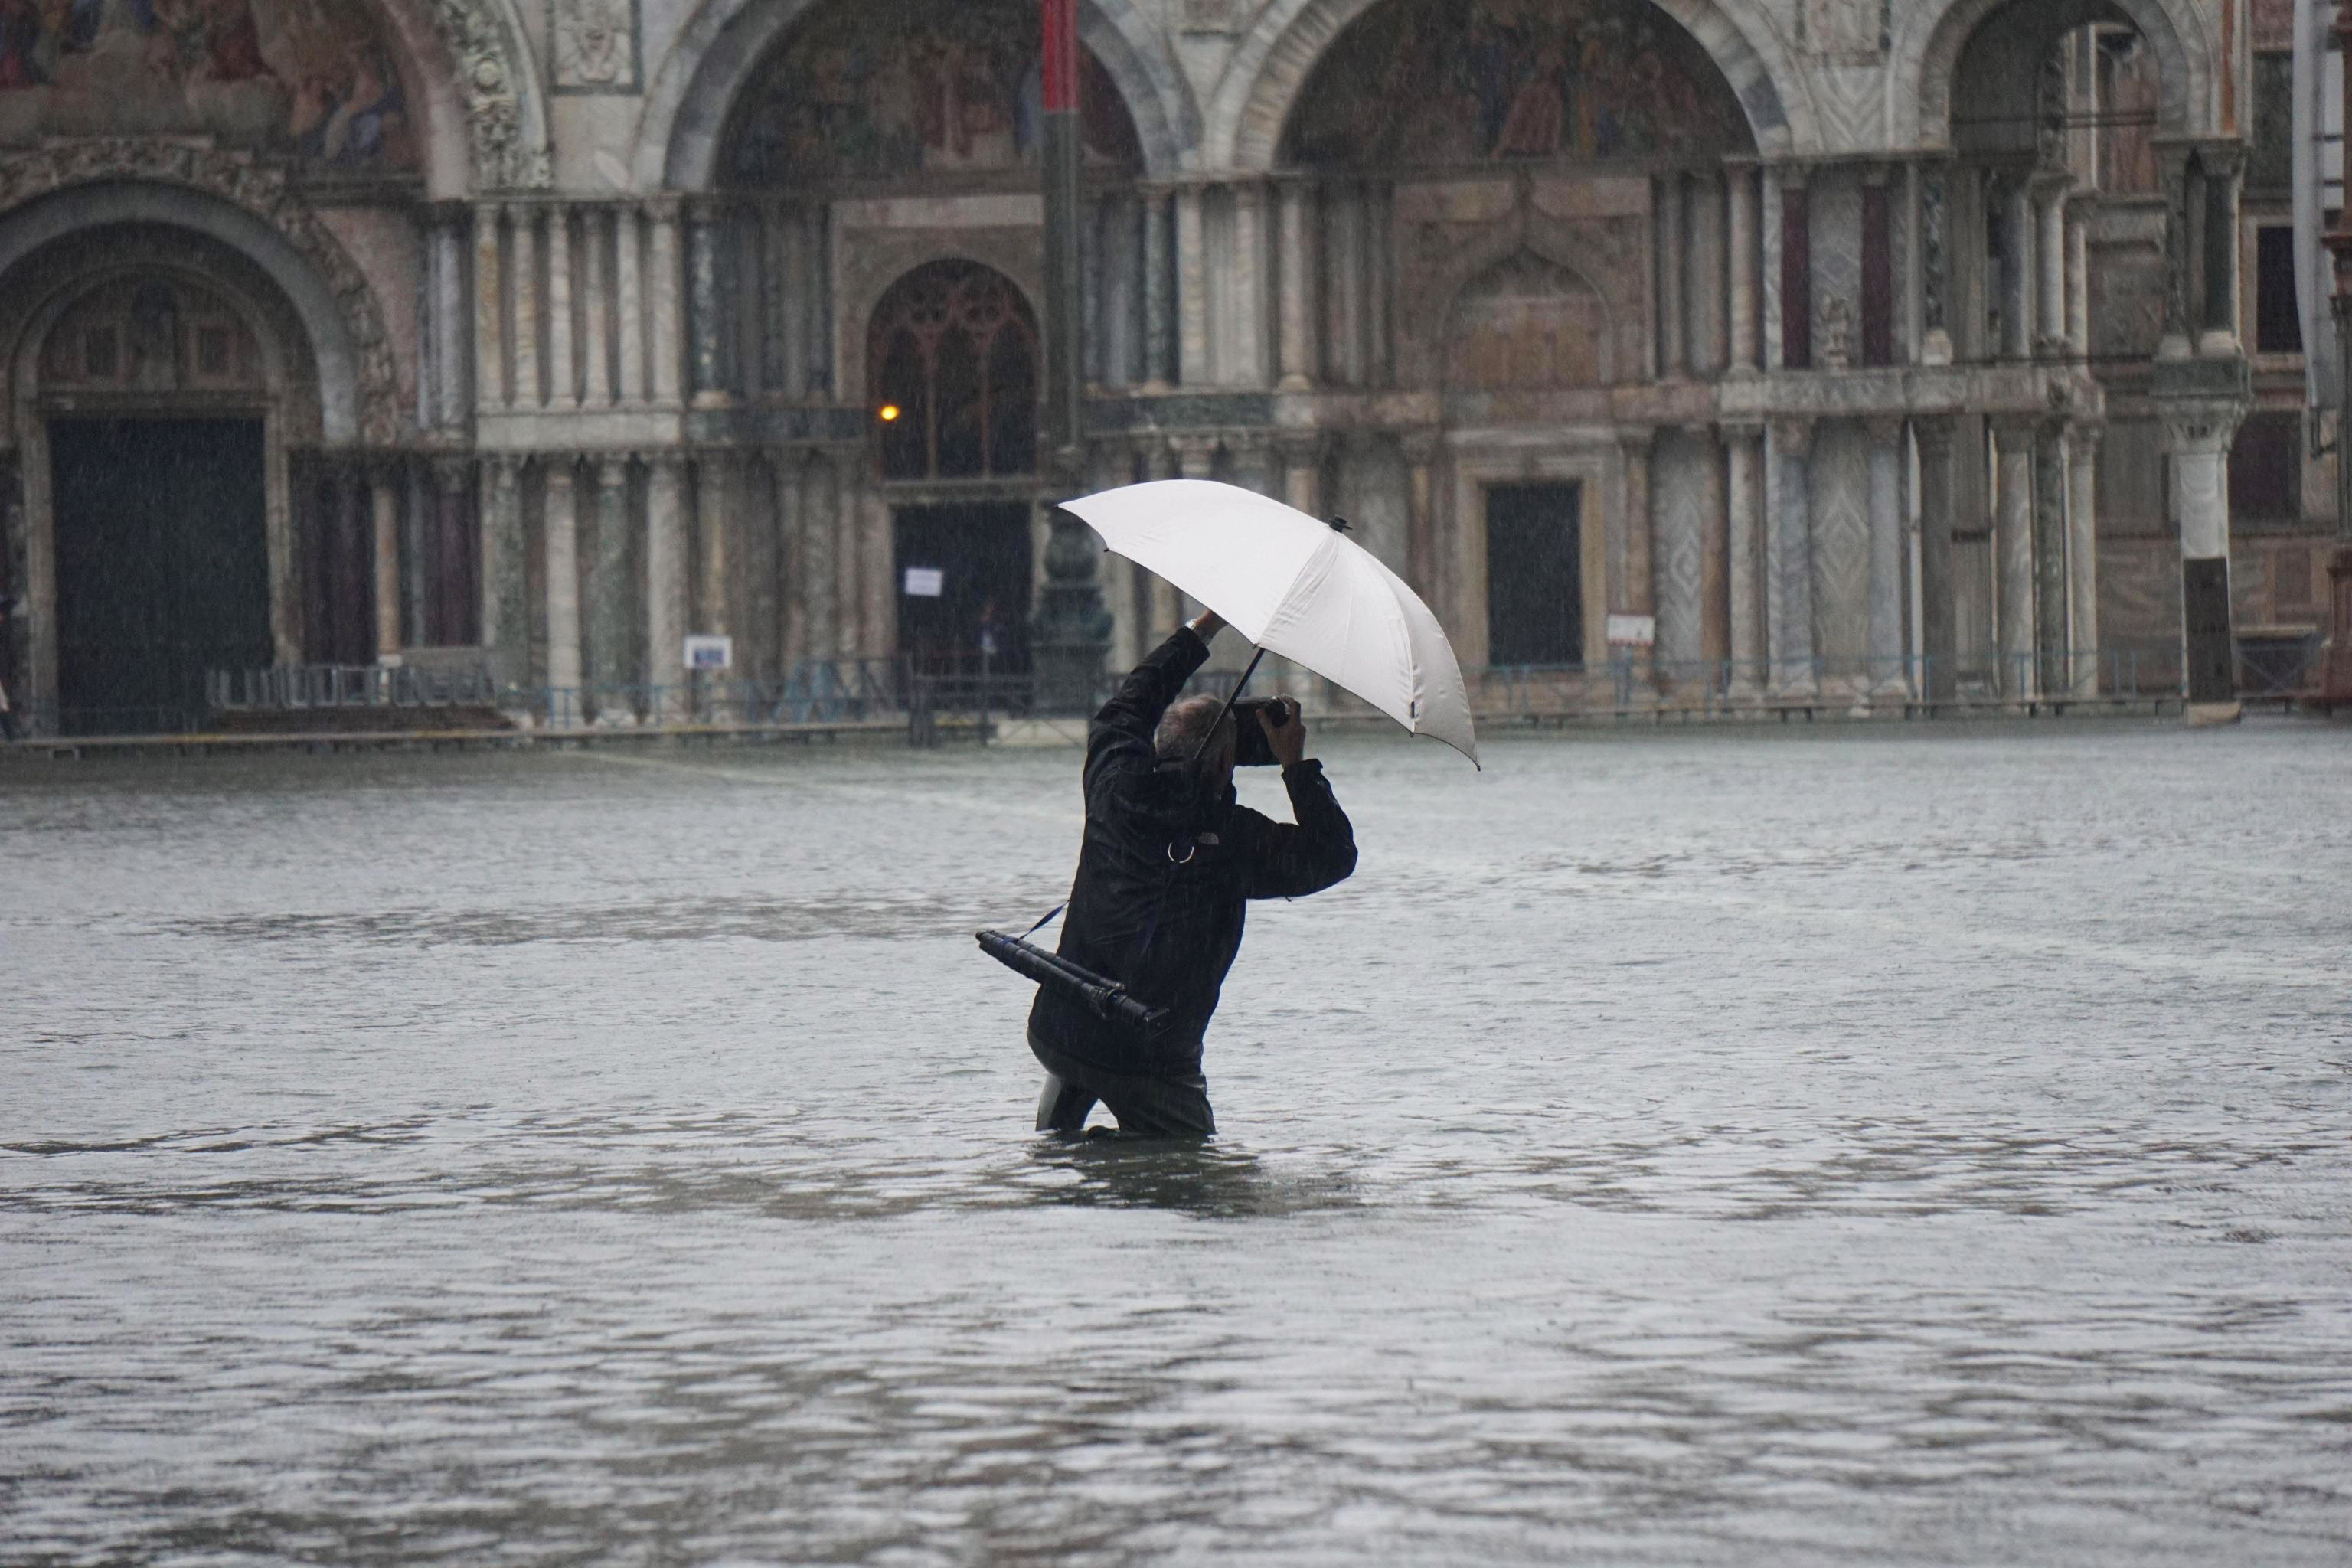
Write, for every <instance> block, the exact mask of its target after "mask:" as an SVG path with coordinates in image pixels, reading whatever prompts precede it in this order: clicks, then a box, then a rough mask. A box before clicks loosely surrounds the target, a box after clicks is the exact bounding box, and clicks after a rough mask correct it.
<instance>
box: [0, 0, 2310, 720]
mask: <svg viewBox="0 0 2352 1568" xmlns="http://www.w3.org/2000/svg"><path fill="white" fill-rule="evenodd" d="M2289 9H2290V7H2289V6H2287V5H2285V4H2284V0H1088V3H1087V4H1085V5H1082V6H1081V8H1080V32H1081V37H1082V39H1083V43H1084V47H1085V50H1086V58H1085V60H1084V62H1083V66H1084V69H1083V71H1082V73H1081V75H1082V92H1083V105H1084V113H1083V124H1084V142H1085V160H1086V172H1085V177H1084V183H1083V185H1084V203H1083V206H1084V211H1083V226H1082V236H1081V245H1082V247H1083V257H1084V260H1083V265H1082V267H1081V269H1080V271H1081V277H1082V280H1083V287H1082V298H1081V300H1079V301H1078V303H1077V310H1076V316H1077V318H1078V320H1079V321H1080V323H1081V327H1080V333H1079V340H1078V347H1079V352H1080V354H1081V358H1082V362H1083V365H1084V370H1085V377H1086V398H1085V404H1084V418H1083V422H1082V423H1083V430H1082V439H1081V443H1080V447H1079V448H1078V449H1076V450H1075V451H1062V452H1054V451H1049V450H1046V449H1045V443H1044V442H1042V441H1041V439H1040V437H1039V422H1038V407H1039V403H1040V398H1041V395H1042V367H1043V365H1044V364H1045V355H1044V353H1043V346H1042V345H1043V341H1044V333H1045V321H1046V320H1047V318H1048V316H1049V312H1048V310H1046V309H1045V300H1043V298H1042V295H1041V289H1042V287H1043V279H1044V275H1045V242H1044V235H1043V211H1042V205H1041V201H1040V196H1039V184H1040V182H1039V170H1038V148H1039V142H1040V120H1041V115H1040V110H1039V94H1038V86H1037V82H1038V54H1039V49H1038V24H1037V16H1036V11H1035V8H1034V5H1029V4H1027V3H1026V0H299V3H297V0H0V353H5V380H0V510H5V567H0V571H5V583H0V592H5V593H6V594H8V595H13V596H14V597H16V600H17V601H18V604H19V606H20V609H19V613H18V614H17V615H16V616H15V617H14V618H13V620H12V621H11V623H10V626H9V634H8V635H9V637H10V638H11V646H10V647H9V649H8V658H7V663H6V666H5V668H6V673H7V674H8V675H9V676H10V679H9V683H8V684H9V689H11V690H12V691H13V692H15V693H16V696H17V703H18V706H19V707H20V708H29V709H31V710H33V711H35V712H36V713H37V714H40V715H44V716H45V717H43V719H42V721H43V722H45V723H48V724H61V725H64V726H66V727H68V728H70V727H72V726H74V725H75V724H77V723H79V724H82V725H84V726H85V727H89V726H91V725H95V724H99V723H100V722H104V723H107V724H110V725H115V726H121V725H135V724H136V723H137V722H138V720H137V719H136V718H135V715H136V714H137V713H139V712H141V711H152V712H154V713H160V714H168V713H170V712H171V711H173V710H174V707H175V705H177V707H178V708H182V709H184V708H185V707H187V706H188V705H189V704H191V703H194V702H196V701H198V700H200V696H201V683H202V679H203V673H204V671H205V670H211V669H221V670H228V669H251V668H263V667H270V666H277V667H299V666H341V667H362V666H368V665H373V664H380V663H383V662H393V663H398V664H404V665H413V666H432V665H436V664H438V665H445V666H446V665H449V664H452V663H467V664H473V665H478V666H480V667H483V668H487V669H488V670H489V671H491V672H492V673H493V674H494V675H495V677H496V678H497V679H498V680H499V682H501V683H502V684H503V685H504V686H505V687H507V688H509V689H510V691H511V692H512V693H516V694H528V693H533V692H536V693H539V694H541V695H540V696H539V697H537V698H531V697H529V696H526V695H516V696H512V697H510V698H509V700H510V701H511V702H513V703H515V704H517V705H519V706H520V707H522V708H523V709H525V710H534V711H536V712H538V713H539V715H540V716H541V718H542V719H550V720H557V721H565V720H579V721H604V722H635V721H640V720H642V719H644V718H646V717H649V716H654V715H655V714H656V713H657V712H659V711H660V708H661V698H660V696H659V693H661V692H663V691H667V690H672V689H682V687H683V685H684V683H685V681H686V679H687V672H686V668H685V663H684V661H685V652H684V649H685V647H686V642H687V639H688V637H690V636H712V637H726V638H728V639H730V647H731V653H732V669H731V673H732V674H734V675H736V676H740V677H741V678H744V679H751V680H760V681H774V680H781V679H785V678H786V677H788V676H789V675H790V674H791V672H792V671H793V670H794V669H796V668H805V667H806V666H807V665H808V664H809V663H810V662H811V661H838V660H844V659H866V660H891V661H904V662H911V663H914V664H919V665H922V666H924V667H926V668H959V667H961V664H962V663H964V662H966V661H969V660H970V659H971V658H972V657H974V656H975V655H976V654H977V653H978V652H979V650H980V649H981V648H982V646H983V645H984V646H985V647H987V648H988V650H989V654H990V657H992V658H994V659H996V660H997V661H998V662H999V668H1021V667H1024V665H1025V662H1026V660H1027V658H1028V657H1029V646H1028V645H1029V643H1030V641H1031V639H1032V638H1033V637H1035V636H1037V635H1038V633H1037V629H1036V628H1037V624H1038V623H1037V610H1038V605H1039V603H1040V597H1039V590H1040V585H1041V584H1044V583H1045V582H1046V581H1047V579H1048V574H1049V567H1050V570H1052V571H1055V572H1059V573H1061V574H1062V576H1063V578H1064V580H1065V585H1068V582H1069V581H1070V580H1074V579H1081V580H1082V579H1083V578H1084V577H1085V575H1086V574H1087V573H1088V572H1091V573H1092V580H1093V582H1094V584H1095V585H1096V588H1097V592H1098V595H1099V602H1100V605H1102V611H1103V614H1104V615H1105V616H1107V621H1106V623H1105V632H1104V635H1105V636H1107V637H1108V649H1107V651H1106V657H1107V659H1108V660H1109V661H1111V662H1112V663H1113V664H1117V663H1123V662H1125V661H1129V660H1131V659H1132V658H1135V657H1136V656H1137V655H1138V654H1139V652H1140V651H1141V650H1142V649H1144V648H1146V647H1149V646H1150V642H1151V641H1152V640H1153V639H1154V638H1156V637H1158V636H1159V635H1160V633H1161V632H1162V631H1164V629H1165V628H1167V627H1168V626H1171V624H1172V622H1173V620H1174V619H1175V617H1176V616H1177V614H1178V611H1179V608H1180V605H1179V601H1178V600H1177V597H1176V595H1174V593H1173V592H1172V590H1171V589H1170V588H1168V587H1167V585H1165V584H1159V583H1156V582H1153V581H1151V580H1150V579H1148V578H1147V577H1145V576H1144V575H1142V574H1139V573H1138V572H1136V571H1134V570H1133V569H1131V568H1129V566H1128V565H1127V564H1126V563H1123V562H1121V561H1118V560H1117V559H1113V558H1092V557H1091V556H1089V557H1088V558H1087V559H1083V560H1082V559H1079V558H1077V557H1075V556H1073V555H1072V554H1071V552H1070V551H1069V550H1068V548H1067V547H1065V548H1064V549H1063V550H1061V551H1059V552H1056V551H1052V550H1049V549H1048V548H1047V546H1048V543H1049V541H1052V540H1054V539H1055V537H1056V536H1055V533H1054V531H1053V530H1052V527H1051V525H1050V522H1049V519H1050V517H1051V507H1052V503H1053V502H1054V501H1055V500H1059V499H1065V498H1066V497H1068V496H1070V495H1072V494H1075V493H1078V492H1080V491H1083V490H1086V489H1099V488H1103V487H1108V486H1111V485H1117V484H1123V483H1128V482H1130V481H1134V480H1138V479H1150V478H1156V477H1173V476H1193V477H1204V478H1215V479H1225V480H1229V481H1231V482H1234V483H1236V484H1240V485H1243V486H1246V487H1248V488H1250V489H1257V490H1261V491H1265V492H1266V493H1269V494H1274V495H1276V496H1280V497H1282V498H1284V499H1286V500H1289V501H1291V502H1292V503H1294V504H1296V505H1298V506H1300V507H1302V508H1305V509H1307V510H1310V511H1314V512H1316V513H1318V514H1319V515H1325V516H1330V515H1344V516H1345V517H1346V518H1347V519H1349V521H1350V522H1351V525H1352V526H1353V528H1354V530H1355V536H1356V537H1357V538H1359V539H1360V540H1361V541H1362V542H1364V543H1365V544H1366V545H1368V546H1369V547H1370V548H1371V549H1372V550H1374V551H1375V552H1378V553H1379V554H1380V555H1381V557H1382V558H1383V559H1384V560H1386V561H1387V562H1388V563H1390V564H1391V566H1393V567H1394V568H1395V570H1396V571H1397V572H1398V573H1399V574H1402V576H1403V577H1404V578H1405V579H1406V580H1407V581H1408V582H1410V583H1412V584H1413V585H1414V586H1415V587H1416V588H1417V589H1418V590H1419V591H1420V592H1421V593H1422V594H1423V596H1424V597H1425V598H1427V599H1428V600H1429V602H1430V603H1431V605H1433V607H1434V608H1435V609H1436V610H1437V612H1438V614H1439V615H1440V616H1441V617H1442V618H1443V619H1444V622H1445V624H1446V626H1447V628H1448V630H1449V632H1450V634H1451V635H1452V637H1453V638H1454V644H1455V647H1457V649H1458V650H1459V652H1460V654H1461V657H1462V659H1463V662H1464V664H1465V666H1467V667H1477V668H1497V669H1513V668H1533V669H1538V670H1543V671H1553V672H1561V673H1562V674H1563V676H1564V678H1566V679H1575V672H1576V671H1578V670H1580V669H1581V670H1586V671H1592V670H1597V669H1600V668H1604V667H1607V668H1612V669H1613V670H1615V671H1616V672H1617V673H1618V678H1619V679H1629V680H1631V681H1632V682H1633V685H1634V686H1635V687H1637V688H1638V689H1639V691H1640V693H1641V694H1642V700H1656V701H1659V702H1664V703H1673V702H1677V701H1683V700H1697V699H1698V698H1700V697H1701V696H1704V697H1705V698H1706V700H1711V701H1712V700H1728V701H1738V700H1742V699H1747V698H1753V699H1757V700H1769V699H1770V698H1772V697H1775V696H1786V695H1788V694H1790V693H1798V694H1824V695H1827V696H1830V697H1832V698H1835V699H1837V700H1847V699H1850V700H1852V701H1853V702H1854V703H1856V704H1870V703H1875V702H1890V701H1895V700H1909V699H1914V698H1918V697H1948V696H1952V695H1974V696H1980V697H1986V698H1993V699H2000V698H2008V699H2014V700H2029V699H2037V698H2049V697H2063V696H2069V695H2075V696H2079V695H2086V694H2090V693H2094V692H2096V691H2099V690H2101V689H2117V688H2120V687H2122V686H2124V685H2125V684H2126V683H2129V684H2131V685H2133V686H2136V687H2137V688H2139V689H2176V688H2179V687H2180V686H2181V685H2182V684H2183V683H2184V682H2185V683H2186V685H2187V687H2188V688H2189V690H2190V692H2191V694H2192V695H2194V696H2197V697H2200V698H2201V699H2203V700H2209V701H2215V702H2219V701H2222V700H2226V699H2227V697H2228V694H2229V689H2230V688H2231V684H2232V681H2233V679H2234V676H2233V673H2232V670H2231V668H2230V666H2231V658H2232V655H2231V646H2232V638H2233V636H2234V637H2259V636H2275V637H2287V638H2292V637H2299V636H2310V635H2316V634H2317V633H2319V632H2321V631H2324V630H2325V628H2324V626H2322V618H2323V612H2322V609H2321V605H2322V601H2323V600H2324V598H2325V593H2324V583H2325V572H2324V547H2325V546H2326V543H2327V542H2328V535H2329V534H2330V532H2331V531H2332V510H2333V503H2332V500H2331V499H2330V498H2331V494H2332V490H2331V486H2332V482H2333V481H2332V479H2331V478H2330V476H2329V474H2328V473H2327V472H2326V471H2323V470H2324V468H2325V465H2323V464H2321V463H2319V462H2316V461H2315V460H2313V459H2312V458H2310V457H2309V456H2308V455H2307V454H2308V453H2309V452H2310V450H2311V449H2312V448H2313V447H2315V445H2316V443H2315V441H2314V440H2313V439H2312V431H2311V430H2310V428H2309V427H2308V426H2307V423H2306V421H2305V418H2304V417H2303V416H2302V414H2301V412H2300V410H2301V404H2302V384H2303V383H2302V360H2301V358H2300V348H2301V344H2300V339H2299V336H2298V335H2297V323H2296V321H2295V319H2294V310H2293V298H2294V295H2293V289H2294V282H2293V266H2294V258H2293V253H2292V247H2291V245H2287V244H2286V243H2285V242H2284V240H2283V235H2284V228H2283V225H2284V223H2285V221H2286V220H2285V213H2286V205H2285V191H2284V180H2285V173H2284V158H2285V153H2284V137H2285V131H2284V108H2283V104H2284V90H2285V71H2284V65H2283V58H2284V57H2283V55H2282V54H2281V52H2280V51H2282V50H2283V49H2284V47H2286V43H2287V40H2286V36H2285V34H2286V29H2287V26H2288V21H2287V12H2288V11H2289ZM2283 279H2284V281H2283ZM2282 289H2284V304H2282V302H2281V300H2282V295H2281V290H2282ZM1056 556H1058V557H1060V558H1061V559H1060V560H1059V562H1058V563H1057V564H1056V563H1053V562H1051V561H1049V558H1051V557H1056ZM910 589H912V590H915V591H913V592H909V590H910ZM1478 679H1482V680H1483V679H1486V677H1483V676H1482V677H1479V678H1478ZM550 692H560V693H564V694H568V695H567V696H566V697H565V698H564V699H563V700H561V701H555V700H550V699H549V698H548V696H547V695H546V694H548V693H550ZM105 715H112V718H110V719H104V718H102V716H105ZM78 716H79V717H78Z"/></svg>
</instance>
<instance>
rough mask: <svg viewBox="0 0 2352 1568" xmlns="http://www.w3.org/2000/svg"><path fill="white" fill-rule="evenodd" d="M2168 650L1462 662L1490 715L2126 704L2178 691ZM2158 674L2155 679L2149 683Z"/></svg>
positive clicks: (1477, 700)
mask: <svg viewBox="0 0 2352 1568" xmlns="http://www.w3.org/2000/svg"><path fill="white" fill-rule="evenodd" d="M2178 668H2179V656H2178V655H2177V654H2168V653H2161V652H2156V651H2152V650H2142V649H2138V648H2109V649H2100V650H2088V649H2083V650H2076V649H2068V650H2065V651H2063V652H2050V653H2027V654H2014V655H1979V656H1974V657H1971V658H1950V657H1946V658H1936V657H1934V656H1930V655H1924V654H1864V655H1839V656H1829V655H1815V656H1812V657H1810V658H1800V659H1728V658H1717V659H1662V658H1645V657H1636V656H1632V655H1622V654H1621V655H1619V656H1618V657H1616V658H1611V659H1608V660H1605V661H1603V662H1601V663H1599V664H1574V665H1533V664H1517V665H1488V666H1485V667H1483V668H1471V669H1465V671H1463V679H1464V682H1465V685H1466V686H1467V687H1468V689H1469V692H1470V700H1471V706H1472V707H1473V708H1474V709H1476V710H1480V711H1482V712H1490V713H1496V714H1499V715H1514V714H1528V713H1535V712H1546V713H1549V712H1579V711H1609V710H1621V711H1622V710H1650V709H1654V708H1661V707H1664V708H1680V709H1696V710H1701V711H1706V710H1714V709H1717V708H1726V709H1728V708H1740V707H1753V706H1756V705H1759V704H1765V705H1782V706H1788V705H1797V706H1815V705H1818V706H1822V707H1829V706H1832V705H1838V704H1858V703H1873V704H1884V703H1903V704H1906V705H1913V706H1917V705H1936V704H1940V703H1962V702H1967V703H1990V704H2023V703H2033V704H2055V703H2065V702H2075V701H2088V700H2096V699H2099V698H2109V699H2121V700H2144V699H2147V698H2154V697H2168V696H2172V695H2175V694H2176V693H2177V690H2178V684H2179V681H2178V674H2177V671H2178ZM2159 674H2161V675H2162V676H2163V677H2164V679H2162V680H2161V681H2160V682H2159V681H2158V680H2156V679H2154V678H2156V677H2158V675H2159Z"/></svg>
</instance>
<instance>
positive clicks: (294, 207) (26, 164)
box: [0, 140, 400, 444]
mask: <svg viewBox="0 0 2352 1568" xmlns="http://www.w3.org/2000/svg"><path fill="white" fill-rule="evenodd" d="M101 180H150V181H155V182H158V183H161V184H172V185H184V186H187V187H189V188H191V189H194V190H199V191H203V192H205V193H206V194H207V195H215V196H218V197H220V198H221V199H222V200H224V201H226V202H230V203H233V204H234V205H236V206H238V207H241V208H243V209H244V210H245V211H246V212H247V213H250V214H252V215H253V216H255V217H257V218H259V219H260V220H261V221H262V222H264V223H266V224H268V226H270V227H271V228H273V229H275V230H276V231H277V232H278V234H279V235H280V236H282V237H284V238H285V239H286V241H287V242H288V243H289V244H290V245H292V246H293V247H294V248H295V249H296V250H297V251H298V252H299V253H300V254H301V256H302V258H303V259H305V260H307V261H308V262H310V265H311V266H313V267H315V268H318V269H319V273H320V276H321V277H322V278H323V279H325V280H326V283H327V287H328V289H329V291H330V292H331V293H332V294H333V295H334V297H335V303H336V305H337V307H338V308H339V309H340V310H341V312H342V317H343V322H344V325H345V326H346V328H347V329H348V330H349V331H350V332H351V335H352V348H353V350H354V351H355V352H356V353H357V354H358V357H359V372H360V386H359V393H360V402H361V410H360V427H361V433H362V437H363V438H364V439H366V440H367V441H369V442H371V443H377V444H388V443H390V442H391V441H393V440H394V438H395V437H397V435H398V434H399V424H400V421H399V413H398V408H399V397H398V394H397V389H396V382H395V379H394V366H393V356H392V345H391V342H390V341H389V340H388V339H387V338H386V337H385V335H384V330H383V315H382V313H381V312H380V311H379V310H377V308H376V301H375V295H374V294H373V291H371V290H370V289H369V288H368V282H367V279H366V278H365V277H364V276H362V274H361V272H360V269H359V268H358V267H357V265H355V264H354V263H353V262H352V258H351V257H350V255H349V254H348V253H347V252H345V250H344V249H343V247H342V246H341V243H340V242H339V241H337V240H336V238H335V237H334V236H333V235H332V234H331V233H329V232H328V231H327V228H326V226H325V225H323V224H321V223H320V221H319V219H318V217H317V216H316V215H315V214H313V213H312V212H311V210H310V206H309V205H308V204H306V203H305V202H304V201H303V200H302V199H301V197H300V196H299V195H296V194H295V192H294V191H293V189H292V187H291V186H290V185H289V184H288V181H287V175H286V170H285V169H284V168H283V167H282V166H279V165H276V164H265V163H254V162H252V161H251V160H250V159H247V158H243V157H239V156H237V155H236V154H234V153H223V152H219V151H216V150H215V149H212V148H208V147H195V146H190V145H188V144H186V143H184V142H145V141H119V140H105V141H89V142H61V143H58V144H57V145H54V146H50V147H45V148H42V149H41V150H39V151H38V152H31V153H17V154H14V155H12V156H10V157H9V158H7V159H6V160H5V161H0V212H6V211H8V210H9V209H10V208H12V207H16V206H18V205H22V204H23V203H26V202H28V201H31V200H33V199H34V198H36V197H38V196H45V195H49V194H50V193H51V192H53V191H59V190H63V189H65V188H67V187H68V186H71V185H80V184H91V183H94V182H97V181H101Z"/></svg>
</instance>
